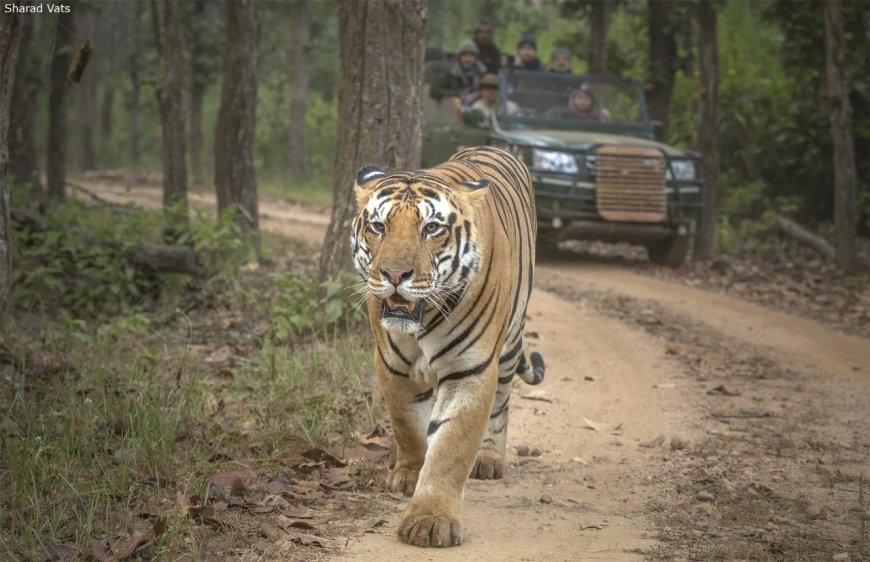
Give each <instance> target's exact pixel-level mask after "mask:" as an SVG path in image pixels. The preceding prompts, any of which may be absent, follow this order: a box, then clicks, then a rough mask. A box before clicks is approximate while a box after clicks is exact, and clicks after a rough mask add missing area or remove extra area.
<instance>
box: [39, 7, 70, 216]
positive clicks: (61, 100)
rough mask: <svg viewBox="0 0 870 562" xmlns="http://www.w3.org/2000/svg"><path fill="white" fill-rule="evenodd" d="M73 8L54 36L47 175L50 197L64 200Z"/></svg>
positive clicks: (59, 19)
mask: <svg viewBox="0 0 870 562" xmlns="http://www.w3.org/2000/svg"><path fill="white" fill-rule="evenodd" d="M67 5H68V4H67ZM74 26H75V18H74V17H73V13H72V10H70V11H69V12H66V13H60V14H58V16H57V30H56V31H55V35H54V55H53V56H52V57H51V70H50V71H49V92H48V150H47V151H46V155H45V157H46V163H45V176H46V188H47V191H48V196H49V197H51V198H52V199H57V200H63V199H64V198H65V197H66V191H65V189H64V182H65V181H66V90H67V78H66V77H67V70H69V63H70V59H71V58H72V51H73V43H72V38H73V27H74Z"/></svg>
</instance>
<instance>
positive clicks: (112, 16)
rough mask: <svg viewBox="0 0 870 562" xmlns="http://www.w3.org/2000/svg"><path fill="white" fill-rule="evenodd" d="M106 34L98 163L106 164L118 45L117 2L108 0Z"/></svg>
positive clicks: (110, 133) (113, 101) (110, 136)
mask: <svg viewBox="0 0 870 562" xmlns="http://www.w3.org/2000/svg"><path fill="white" fill-rule="evenodd" d="M108 5H109V13H108V17H107V20H106V21H107V22H108V28H107V29H106V30H105V33H106V68H105V78H104V79H103V98H102V100H101V105H100V151H101V152H102V154H103V156H102V158H101V161H100V163H101V164H102V165H105V164H106V156H105V155H106V154H107V153H108V152H109V147H111V146H113V145H112V115H113V111H112V110H113V106H114V103H115V73H116V69H115V67H116V60H115V59H116V57H115V49H116V48H117V45H118V19H119V18H118V12H119V11H118V1H117V0H109V2H108Z"/></svg>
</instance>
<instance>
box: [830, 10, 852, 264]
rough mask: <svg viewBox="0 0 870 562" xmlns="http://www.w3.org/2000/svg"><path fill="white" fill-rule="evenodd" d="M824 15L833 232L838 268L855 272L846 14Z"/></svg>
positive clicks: (840, 12)
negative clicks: (845, 60)
mask: <svg viewBox="0 0 870 562" xmlns="http://www.w3.org/2000/svg"><path fill="white" fill-rule="evenodd" d="M823 6H824V8H823V9H824V12H825V76H826V78H827V84H828V88H827V90H828V112H829V114H830V118H831V136H832V138H833V143H834V229H835V231H836V244H835V246H836V250H837V254H836V260H837V267H838V268H840V269H841V270H843V271H846V272H853V271H855V270H856V269H857V267H858V253H857V248H858V241H857V231H856V227H857V223H858V216H857V205H856V201H855V192H856V184H857V177H858V176H857V172H856V170H855V146H854V144H853V141H852V107H851V104H850V103H849V90H848V87H847V85H846V70H845V63H844V50H845V49H844V43H845V40H844V37H843V13H842V5H841V1H840V0H828V1H827V2H823Z"/></svg>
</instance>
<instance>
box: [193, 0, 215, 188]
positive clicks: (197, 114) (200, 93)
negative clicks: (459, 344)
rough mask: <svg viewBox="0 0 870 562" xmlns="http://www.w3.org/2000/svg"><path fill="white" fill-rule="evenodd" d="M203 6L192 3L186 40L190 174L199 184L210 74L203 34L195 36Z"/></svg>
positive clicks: (200, 2) (197, 1)
mask: <svg viewBox="0 0 870 562" xmlns="http://www.w3.org/2000/svg"><path fill="white" fill-rule="evenodd" d="M206 7H207V6H206V2H205V0H195V1H194V2H193V13H192V20H193V25H194V26H195V28H194V33H191V34H190V35H189V36H188V37H189V39H190V41H189V42H188V45H189V47H190V131H189V137H188V138H189V144H190V170H191V174H192V175H193V181H194V183H196V182H201V181H203V180H204V179H205V166H204V164H203V161H202V147H203V135H202V103H203V101H204V100H205V93H206V90H207V89H208V85H209V83H210V82H211V73H210V72H209V69H208V64H206V62H205V60H204V59H205V57H207V56H208V53H206V50H207V49H208V48H209V45H208V44H206V41H205V40H204V34H203V33H201V32H198V29H196V28H198V27H199V25H198V24H201V23H202V20H203V19H204V18H205V17H206V14H205V11H206Z"/></svg>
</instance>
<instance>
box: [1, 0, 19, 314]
mask: <svg viewBox="0 0 870 562" xmlns="http://www.w3.org/2000/svg"><path fill="white" fill-rule="evenodd" d="M10 3H11V2H9V1H8V0H4V1H3V2H2V7H0V8H2V10H3V18H2V19H0V326H2V325H3V324H4V321H5V318H6V305H7V302H8V300H9V288H10V281H11V274H12V259H11V256H12V252H11V238H10V236H9V223H10V222H11V219H10V216H9V213H10V206H9V144H8V139H9V108H10V106H11V104H12V91H13V89H14V88H15V72H16V67H17V63H18V48H19V45H20V43H21V34H22V29H21V28H22V23H21V18H20V16H19V14H14V13H13V14H7V13H6V6H7V5H8V4H10Z"/></svg>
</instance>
